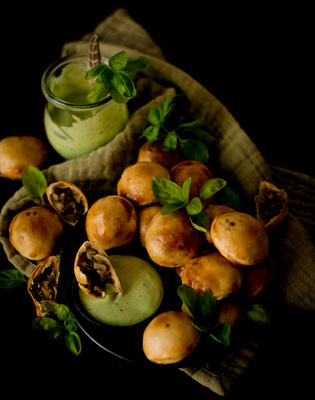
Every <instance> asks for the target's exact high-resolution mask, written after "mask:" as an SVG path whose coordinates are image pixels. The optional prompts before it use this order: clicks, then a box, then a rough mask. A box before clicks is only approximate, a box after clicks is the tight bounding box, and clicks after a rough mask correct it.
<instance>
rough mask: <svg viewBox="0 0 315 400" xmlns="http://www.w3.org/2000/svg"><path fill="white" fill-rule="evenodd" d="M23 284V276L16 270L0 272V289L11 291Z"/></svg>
mask: <svg viewBox="0 0 315 400" xmlns="http://www.w3.org/2000/svg"><path fill="white" fill-rule="evenodd" d="M22 282H25V278H24V275H23V274H22V272H20V271H19V270H17V269H2V270H0V288H1V289H11V288H15V287H17V286H19V285H20V284H21V283H22Z"/></svg>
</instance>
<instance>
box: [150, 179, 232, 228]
mask: <svg viewBox="0 0 315 400" xmlns="http://www.w3.org/2000/svg"><path fill="white" fill-rule="evenodd" d="M190 185H191V178H187V179H186V180H185V181H184V183H183V186H182V187H180V186H179V185H177V183H175V182H173V181H171V180H169V179H165V178H162V177H154V178H153V179H152V185H151V186H152V191H153V194H154V196H155V198H156V199H157V201H158V202H159V203H160V204H162V206H163V207H162V209H161V214H162V215H167V214H169V213H171V212H174V211H177V210H179V209H181V208H185V211H186V213H187V214H188V216H189V219H190V222H191V223H192V225H193V226H194V228H195V229H197V230H199V231H202V232H207V231H208V230H209V216H208V214H207V213H206V212H205V211H204V205H203V203H202V201H201V200H206V199H208V198H210V197H211V196H213V195H214V194H215V193H217V192H218V191H219V190H221V189H222V188H224V187H225V185H226V181H225V180H224V179H221V178H212V179H209V180H208V181H206V182H205V183H204V184H203V185H202V187H201V190H200V198H199V197H194V198H193V199H191V200H190V201H189V193H190Z"/></svg>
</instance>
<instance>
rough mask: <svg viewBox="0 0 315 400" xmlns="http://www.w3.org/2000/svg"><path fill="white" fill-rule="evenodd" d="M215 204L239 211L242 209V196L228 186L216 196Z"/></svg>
mask: <svg viewBox="0 0 315 400" xmlns="http://www.w3.org/2000/svg"><path fill="white" fill-rule="evenodd" d="M215 202H216V203H217V204H224V205H226V206H229V207H231V208H233V210H236V211H239V210H240V209H241V200H240V196H239V195H238V194H237V193H236V192H235V191H234V190H232V189H231V188H230V187H228V186H226V187H225V188H223V189H222V190H220V192H219V193H217V194H216V197H215Z"/></svg>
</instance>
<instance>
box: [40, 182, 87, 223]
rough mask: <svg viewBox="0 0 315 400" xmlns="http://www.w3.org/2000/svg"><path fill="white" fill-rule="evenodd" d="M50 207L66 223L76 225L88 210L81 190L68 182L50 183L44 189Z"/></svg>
mask: <svg viewBox="0 0 315 400" xmlns="http://www.w3.org/2000/svg"><path fill="white" fill-rule="evenodd" d="M46 195H47V199H48V201H49V204H50V205H51V206H52V208H53V209H54V210H55V211H56V212H57V213H58V215H59V216H60V217H61V218H62V219H63V220H64V221H65V222H66V223H68V224H70V225H76V224H77V222H78V221H79V219H80V218H81V217H82V215H84V214H85V213H86V212H87V211H88V202H87V199H86V197H85V195H84V193H83V192H82V190H81V189H80V188H79V187H78V186H76V185H74V184H73V183H70V182H65V181H58V182H53V183H51V184H50V185H49V186H48V187H47V189H46Z"/></svg>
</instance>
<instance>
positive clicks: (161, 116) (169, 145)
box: [141, 95, 216, 164]
mask: <svg viewBox="0 0 315 400" xmlns="http://www.w3.org/2000/svg"><path fill="white" fill-rule="evenodd" d="M181 97H182V95H174V96H171V97H168V98H167V99H166V100H165V102H164V104H163V105H162V107H160V106H154V107H152V108H151V109H150V111H149V112H148V116H147V123H146V124H145V126H144V129H143V134H142V135H141V137H145V138H146V140H147V141H148V142H149V143H152V142H154V141H155V140H158V139H163V150H166V151H167V150H175V149H176V148H177V147H179V149H180V151H181V153H182V155H183V157H184V158H185V159H189V160H197V161H200V162H202V163H204V164H206V163H207V162H208V160H209V151H208V148H207V146H208V145H209V144H210V143H212V142H213V141H215V140H216V139H215V138H214V137H213V136H212V135H210V134H209V133H208V132H206V131H205V130H204V129H203V128H201V125H202V124H203V123H204V120H205V116H206V113H204V114H203V115H202V116H201V117H200V118H199V119H197V120H194V121H189V122H183V119H182V117H180V118H179V119H178V120H176V121H175V122H174V121H173V122H172V124H170V123H169V118H168V117H169V113H170V111H171V110H172V109H173V107H174V106H175V104H176V101H177V99H179V98H181Z"/></svg>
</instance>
